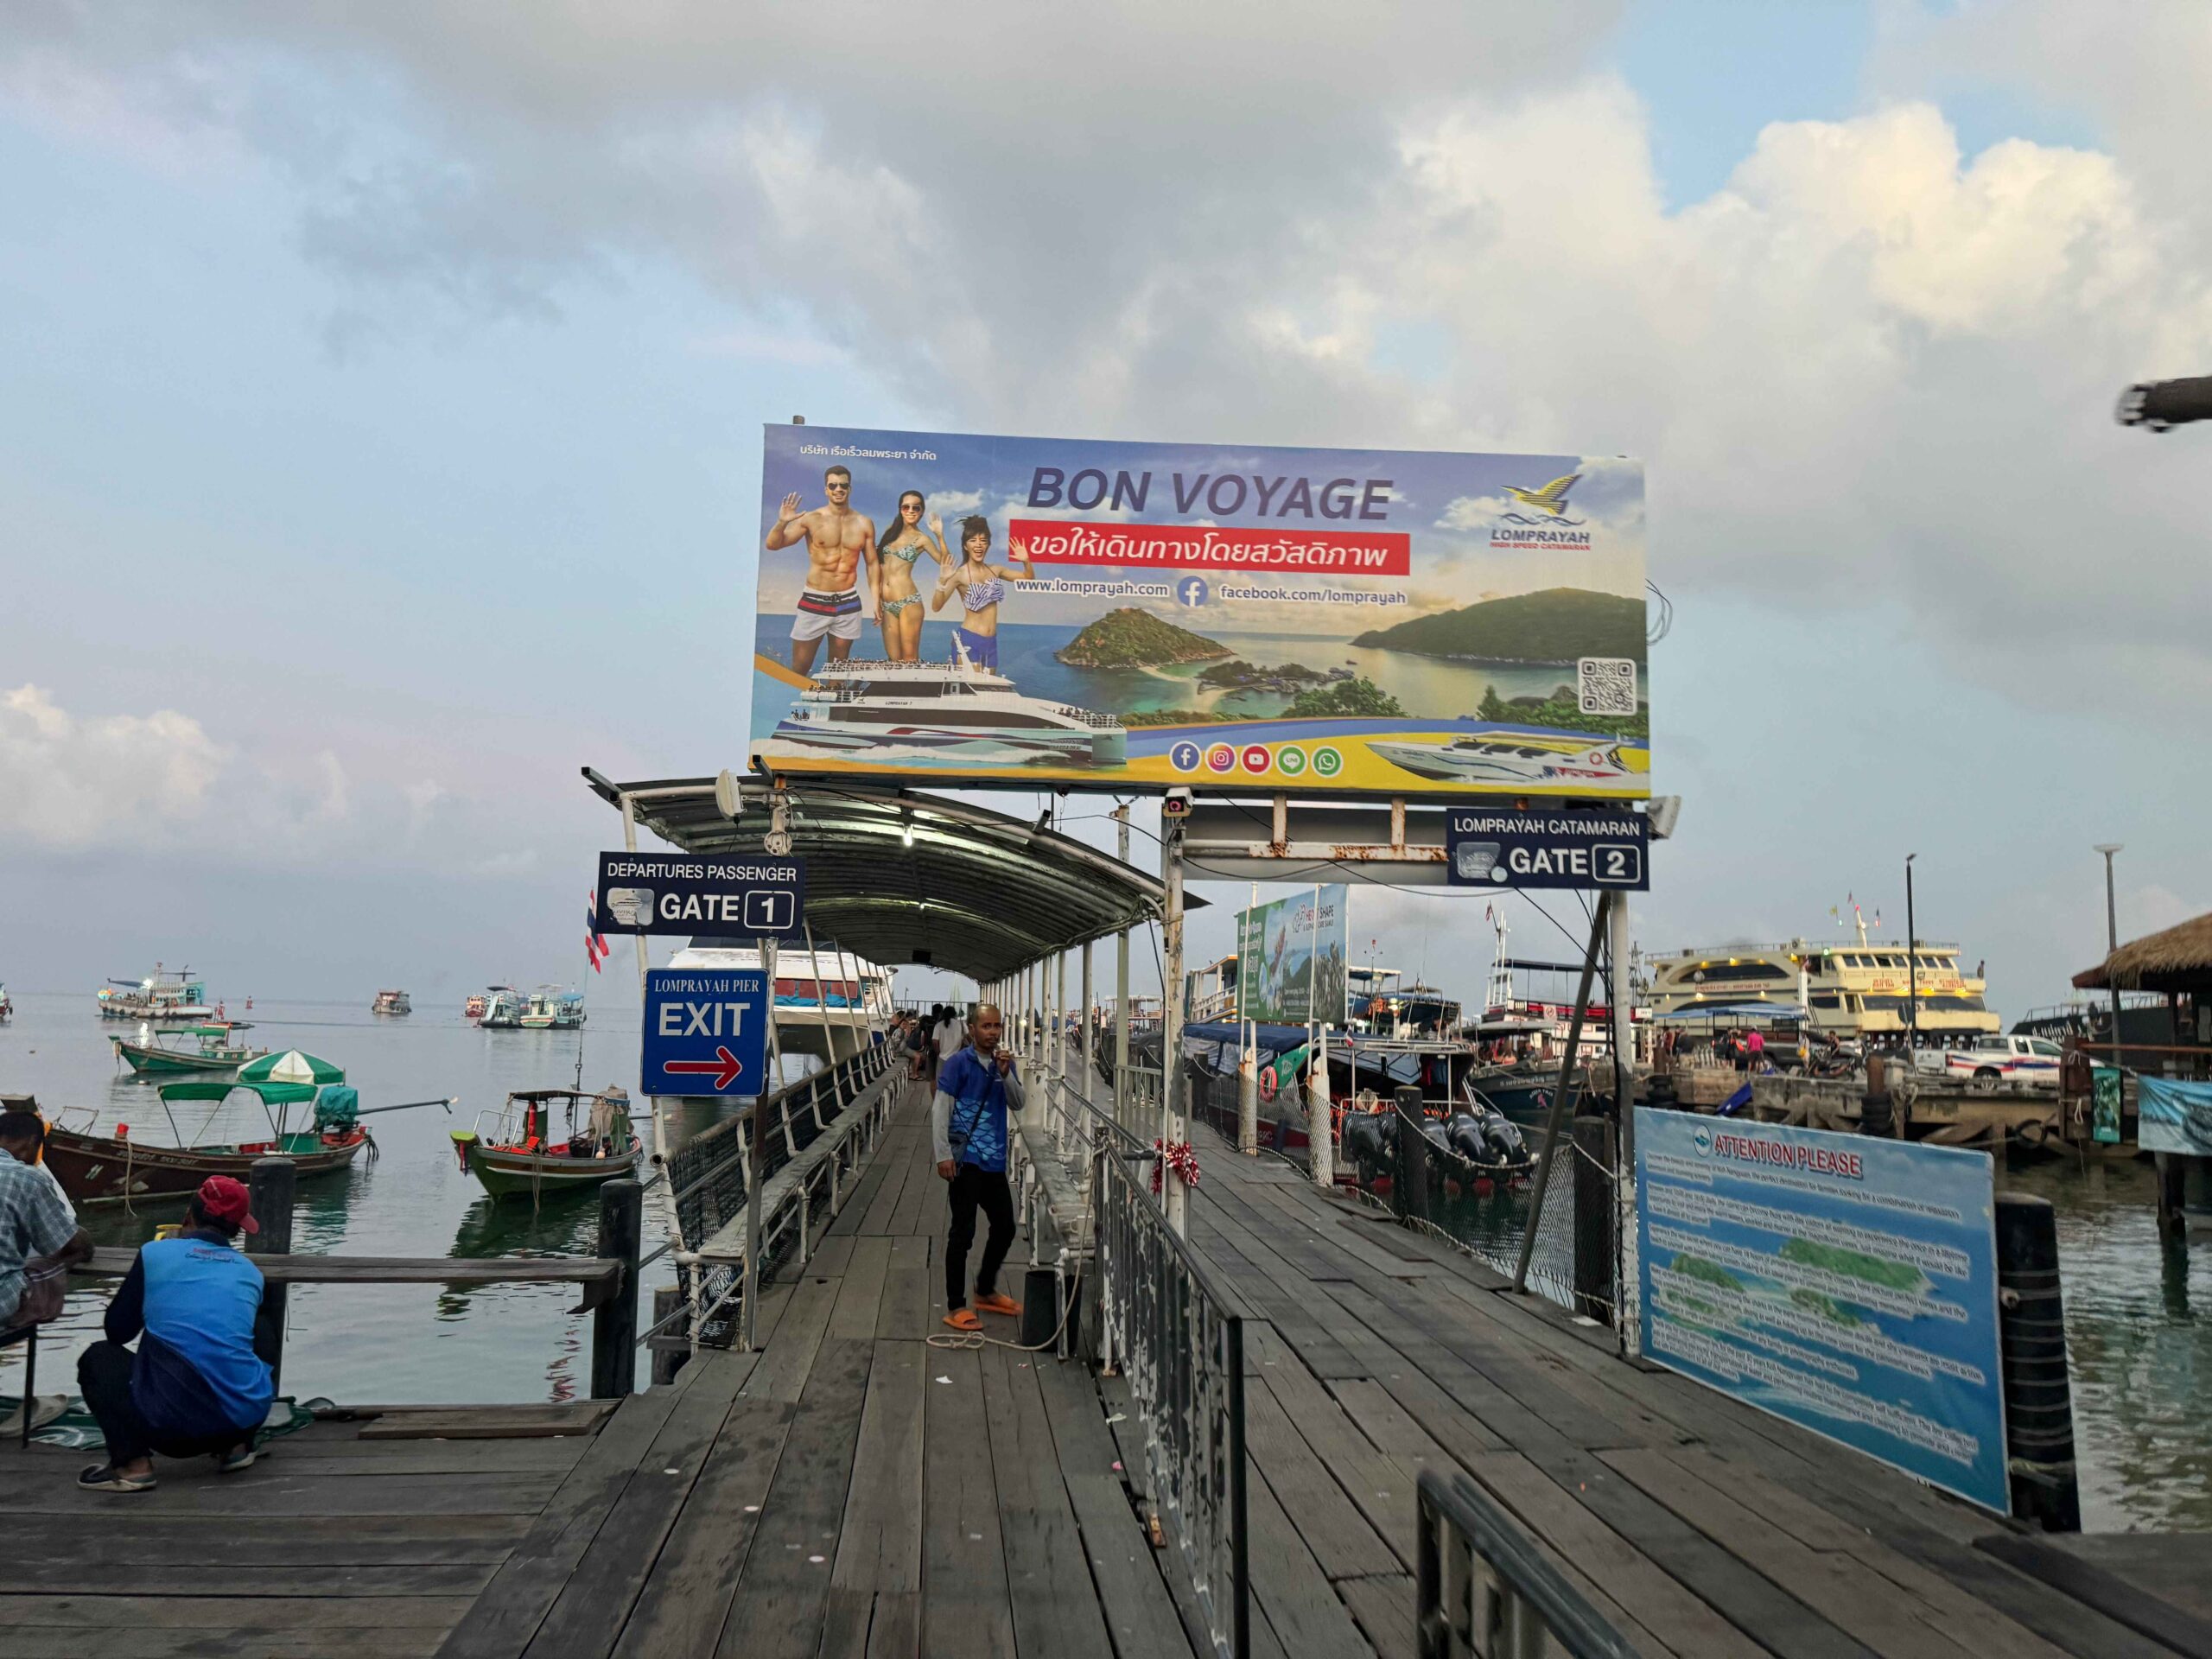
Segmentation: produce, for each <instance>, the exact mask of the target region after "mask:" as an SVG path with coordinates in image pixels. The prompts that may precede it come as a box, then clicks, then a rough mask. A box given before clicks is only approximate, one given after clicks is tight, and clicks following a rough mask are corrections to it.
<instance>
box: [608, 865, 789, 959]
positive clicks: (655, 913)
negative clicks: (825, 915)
mask: <svg viewBox="0 0 2212 1659" xmlns="http://www.w3.org/2000/svg"><path fill="white" fill-rule="evenodd" d="M805 907H806V862H805V861H804V859H797V858H770V857H766V856H763V857H760V858H750V857H747V856H745V855H742V854H738V855H721V856H718V857H713V858H709V857H705V856H703V855H700V854H697V853H601V855H599V891H598V914H597V917H596V918H595V920H596V922H597V925H598V930H599V931H601V933H677V934H684V935H690V936H693V937H696V936H699V935H702V934H703V935H709V936H712V935H715V934H724V935H728V936H731V937H735V938H779V939H795V938H799V937H800V936H801V934H802V932H803V931H804V911H805Z"/></svg>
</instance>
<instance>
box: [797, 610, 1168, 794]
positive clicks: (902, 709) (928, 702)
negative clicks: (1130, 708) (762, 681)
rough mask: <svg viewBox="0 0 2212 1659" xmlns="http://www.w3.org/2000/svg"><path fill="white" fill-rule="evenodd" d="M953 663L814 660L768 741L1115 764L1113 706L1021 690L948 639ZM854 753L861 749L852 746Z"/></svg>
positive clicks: (1118, 755)
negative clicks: (1083, 705)
mask: <svg viewBox="0 0 2212 1659" xmlns="http://www.w3.org/2000/svg"><path fill="white" fill-rule="evenodd" d="M953 643H954V648H955V650H956V651H957V652H958V655H957V659H956V660H955V661H952V662H950V663H942V662H939V663H886V662H861V661H858V660H848V661H846V662H842V663H826V664H822V665H821V666H820V667H819V668H817V671H816V672H815V677H814V683H813V684H812V685H810V686H809V687H807V688H806V689H805V690H803V691H801V692H800V693H799V694H798V696H796V697H794V698H793V699H792V700H791V710H790V712H789V713H788V714H786V715H785V716H784V717H783V718H782V719H781V720H779V721H777V722H776V729H775V731H774V732H773V733H772V734H771V736H770V739H769V741H768V743H766V744H763V745H762V746H761V747H762V748H763V749H764V750H766V752H767V753H771V754H772V753H774V752H775V749H774V747H771V746H774V745H779V744H780V743H791V744H798V745H803V746H804V747H807V748H810V749H843V750H848V751H855V752H857V751H866V750H875V751H879V752H881V751H904V752H913V751H936V752H938V753H944V754H945V755H946V756H947V757H948V758H954V757H957V758H958V759H960V760H967V761H970V762H974V761H984V762H991V761H998V762H1001V763H1002V764H1012V765H1020V763H1022V762H1023V761H1025V760H1046V761H1049V762H1051V763H1052V764H1054V765H1056V766H1122V765H1123V764H1125V763H1126V762H1127V761H1128V732H1127V731H1126V730H1124V729H1123V728H1122V722H1121V721H1120V720H1119V719H1117V718H1116V717H1115V716H1114V715H1101V714H1094V713H1093V712H1091V710H1090V709H1077V708H1076V707H1074V706H1073V705H1072V704H1069V703H1064V702H1046V700H1045V699H1044V698H1042V697H1028V696H1023V695H1022V694H1021V693H1020V691H1018V690H1015V689H1014V682H1013V681H1012V680H1010V679H1008V678H1007V677H1006V676H1005V675H1003V674H1001V673H998V672H996V671H994V670H991V669H987V668H980V667H978V666H976V664H975V662H974V661H973V660H972V659H971V658H969V655H968V652H967V651H966V649H965V648H964V647H963V646H961V645H960V643H959V641H958V640H957V639H956V640H955V641H954V642H953ZM856 758H860V757H859V756H858V755H857V754H856Z"/></svg>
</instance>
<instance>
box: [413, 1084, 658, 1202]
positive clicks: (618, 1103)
mask: <svg viewBox="0 0 2212 1659" xmlns="http://www.w3.org/2000/svg"><path fill="white" fill-rule="evenodd" d="M556 1106H557V1107H560V1108H562V1109H563V1113H564V1118H565V1122H564V1128H563V1129H562V1130H561V1131H556V1130H555V1128H554V1127H553V1116H554V1109H555V1108H556ZM579 1107H583V1108H586V1109H587V1116H586V1118H585V1122H584V1125H583V1127H582V1128H581V1129H579V1128H577V1126H576V1114H577V1110H578V1109H579ZM453 1144H454V1154H455V1156H457V1157H458V1158H459V1159H460V1160H461V1168H463V1169H464V1170H466V1171H467V1172H468V1173H470V1174H472V1175H474V1176H475V1177H476V1179H478V1180H480V1181H481V1182H482V1183H483V1184H484V1190H485V1191H486V1192H489V1193H490V1194H491V1195H492V1196H493V1198H504V1197H505V1196H506V1195H507V1194H508V1193H511V1192H527V1193H529V1194H531V1198H532V1200H533V1201H535V1200H536V1199H537V1198H542V1197H543V1196H544V1195H546V1194H548V1193H553V1192H574V1191H577V1190H579V1189H582V1188H584V1187H589V1186H597V1185H599V1184H600V1183H601V1182H602V1181H611V1180H613V1179H615V1178H616V1177H618V1176H624V1175H629V1174H632V1173H634V1172H635V1171H636V1169H637V1165H638V1156H639V1153H640V1152H641V1151H642V1150H643V1147H642V1146H641V1144H640V1143H639V1140H638V1133H637V1130H636V1129H635V1128H632V1125H631V1122H630V1096H629V1094H628V1093H627V1091H626V1090H622V1089H620V1088H618V1087H614V1086H612V1085H610V1086H609V1087H607V1088H605V1089H602V1090H600V1091H599V1092H598V1093H597V1094H587V1093H586V1092H584V1091H583V1090H579V1089H520V1090H516V1091H515V1092H514V1093H512V1094H511V1095H509V1096H507V1099H506V1104H505V1105H504V1106H502V1107H500V1108H499V1109H498V1110H496V1111H486V1112H484V1113H482V1114H481V1115H480V1116H479V1117H478V1118H477V1120H476V1122H475V1125H474V1128H467V1129H455V1130H454V1132H453Z"/></svg>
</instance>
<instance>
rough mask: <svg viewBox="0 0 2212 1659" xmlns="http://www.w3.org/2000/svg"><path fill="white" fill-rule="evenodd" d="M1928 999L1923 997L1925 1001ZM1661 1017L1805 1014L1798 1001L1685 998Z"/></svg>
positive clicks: (1794, 1017)
mask: <svg viewBox="0 0 2212 1659" xmlns="http://www.w3.org/2000/svg"><path fill="white" fill-rule="evenodd" d="M1927 1000H1928V999H1927V998H1925V997H1923V998H1922V999H1921V1001H1923V1002H1924V1001H1927ZM1659 1017H1660V1018H1661V1019H1662V1020H1770V1021H1772V1022H1773V1023H1776V1024H1778V1025H1785V1026H1786V1025H1793V1024H1795V1023H1796V1021H1798V1020H1802V1019H1803V1018H1804V1017H1805V1011H1804V1009H1802V1008H1801V1007H1798V1006H1797V1005H1796V1003H1795V1002H1685V1003H1684V1004H1683V1005H1682V1006H1681V1007H1679V1008H1669V1010H1668V1011H1667V1012H1666V1013H1664V1014H1661V1015H1660V1016H1659Z"/></svg>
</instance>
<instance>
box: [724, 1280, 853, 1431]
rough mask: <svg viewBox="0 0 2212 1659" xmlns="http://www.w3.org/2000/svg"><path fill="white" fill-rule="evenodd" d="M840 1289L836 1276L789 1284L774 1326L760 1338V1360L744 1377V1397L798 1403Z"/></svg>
mask: <svg viewBox="0 0 2212 1659" xmlns="http://www.w3.org/2000/svg"><path fill="white" fill-rule="evenodd" d="M840 1290H841V1286H840V1285H839V1283H838V1281H835V1280H831V1281H826V1282H825V1281H816V1280H812V1279H809V1280H805V1281H802V1282H801V1283H799V1284H797V1285H794V1286H792V1287H791V1291H790V1294H789V1295H788V1297H787V1298H786V1299H785V1301H784V1302H783V1304H782V1308H781V1312H780V1313H779V1315H778V1318H777V1320H776V1324H775V1326H774V1328H773V1330H772V1331H770V1332H768V1333H767V1334H766V1335H765V1336H763V1337H762V1338H761V1343H762V1349H761V1353H760V1363H758V1364H756V1365H755V1366H754V1367H753V1375H752V1376H748V1377H747V1378H746V1379H745V1385H744V1387H743V1389H741V1392H742V1393H743V1394H744V1395H745V1396H746V1397H747V1399H753V1400H781V1401H783V1402H785V1403H786V1404H790V1405H796V1404H798V1402H799V1400H800V1399H801V1397H802V1396H804V1394H805V1392H806V1384H807V1379H808V1377H809V1376H811V1375H812V1373H813V1370H814V1365H815V1357H816V1355H817V1353H818V1352H819V1351H820V1350H821V1347H822V1344H823V1338H824V1336H825V1334H826V1333H827V1332H828V1331H829V1316H830V1313H832V1311H833V1310H834V1309H835V1308H836V1302H837V1297H838V1295H839V1294H840ZM764 1300H765V1299H764ZM763 1311H764V1312H765V1311H766V1309H765V1306H764V1309H763Z"/></svg>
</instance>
